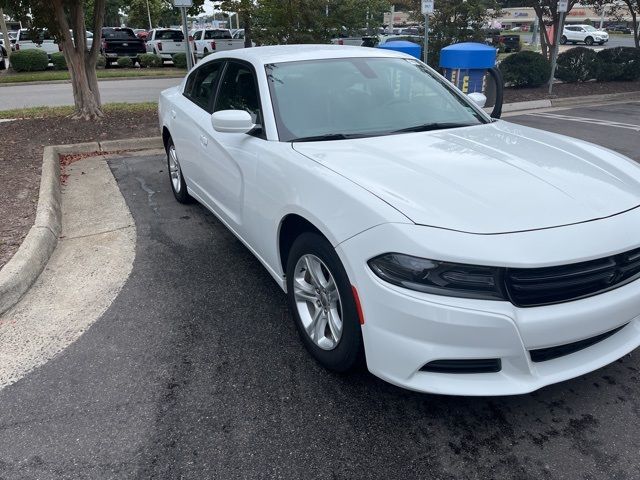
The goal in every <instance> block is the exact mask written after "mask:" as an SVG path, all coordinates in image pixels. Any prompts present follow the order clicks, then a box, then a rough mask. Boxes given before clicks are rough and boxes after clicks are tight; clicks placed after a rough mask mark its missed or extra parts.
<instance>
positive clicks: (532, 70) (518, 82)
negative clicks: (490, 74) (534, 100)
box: [500, 51, 551, 87]
mask: <svg viewBox="0 0 640 480" xmlns="http://www.w3.org/2000/svg"><path fill="white" fill-rule="evenodd" d="M500 71H501V72H502V76H503V77H504V81H505V83H508V84H510V85H511V86H513V87H539V86H541V85H544V84H545V83H547V81H548V80H549V75H551V65H550V64H549V61H548V60H547V59H546V58H544V57H543V56H542V55H540V54H539V53H536V52H530V51H524V52H518V53H514V54H513V55H509V56H508V57H507V58H505V59H504V60H503V61H502V62H501V63H500Z"/></svg>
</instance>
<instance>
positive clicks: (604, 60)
mask: <svg viewBox="0 0 640 480" xmlns="http://www.w3.org/2000/svg"><path fill="white" fill-rule="evenodd" d="M598 60H599V61H600V70H599V72H598V76H597V80H598V81H600V82H606V81H610V80H626V81H632V80H637V79H639V78H640V50H639V49H637V48H634V47H615V48H607V49H605V50H601V51H599V52H598Z"/></svg>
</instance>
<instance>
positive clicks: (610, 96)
mask: <svg viewBox="0 0 640 480" xmlns="http://www.w3.org/2000/svg"><path fill="white" fill-rule="evenodd" d="M623 100H624V101H634V100H640V91H636V92H622V93H605V94H600V95H585V96H584V97H565V98H553V99H548V100H531V101H528V102H513V103H505V104H504V105H502V111H503V112H505V113H507V112H519V111H521V110H535V109H537V108H553V107H572V106H576V105H589V104H597V103H607V102H615V101H623Z"/></svg>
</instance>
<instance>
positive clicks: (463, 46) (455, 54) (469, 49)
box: [440, 42, 497, 93]
mask: <svg viewBox="0 0 640 480" xmlns="http://www.w3.org/2000/svg"><path fill="white" fill-rule="evenodd" d="M496 55H497V51H496V49H495V48H493V47H490V46H488V45H484V44H482V43H472V42H465V43H456V44H454V45H449V46H448V47H445V48H443V49H442V50H441V51H440V67H441V68H442V69H443V75H444V76H445V77H446V78H447V80H449V81H450V82H451V83H453V84H454V85H455V86H456V87H458V88H459V89H460V90H462V91H463V92H464V93H474V92H478V93H484V92H485V90H486V75H487V72H488V70H490V69H492V68H494V67H495V66H496Z"/></svg>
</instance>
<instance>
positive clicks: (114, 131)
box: [0, 109, 159, 268]
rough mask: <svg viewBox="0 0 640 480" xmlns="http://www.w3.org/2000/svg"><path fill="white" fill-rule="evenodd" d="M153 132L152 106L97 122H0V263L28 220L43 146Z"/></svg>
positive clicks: (24, 230)
mask: <svg viewBox="0 0 640 480" xmlns="http://www.w3.org/2000/svg"><path fill="white" fill-rule="evenodd" d="M158 134H159V133H158V117H157V113H156V111H155V109H150V110H149V111H148V112H136V113H129V112H126V113H113V112H111V113H107V114H105V117H104V119H102V120H101V121H99V122H84V121H81V120H70V119H68V118H65V117H49V118H38V119H25V120H16V121H11V122H2V123H0V185H2V188H0V268H1V267H2V266H3V265H4V264H5V263H7V262H8V261H9V259H10V258H11V257H12V256H13V254H14V253H15V252H16V250H17V249H18V247H19V246H20V244H21V242H22V240H23V239H24V237H25V236H26V234H27V233H28V231H29V229H30V228H31V226H32V225H33V221H34V218H35V213H36V207H37V204H38V191H39V188H40V170H41V168H42V151H43V149H44V147H45V146H47V145H62V144H69V143H80V142H91V141H98V140H116V139H121V138H136V137H151V136H155V135H158Z"/></svg>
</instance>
